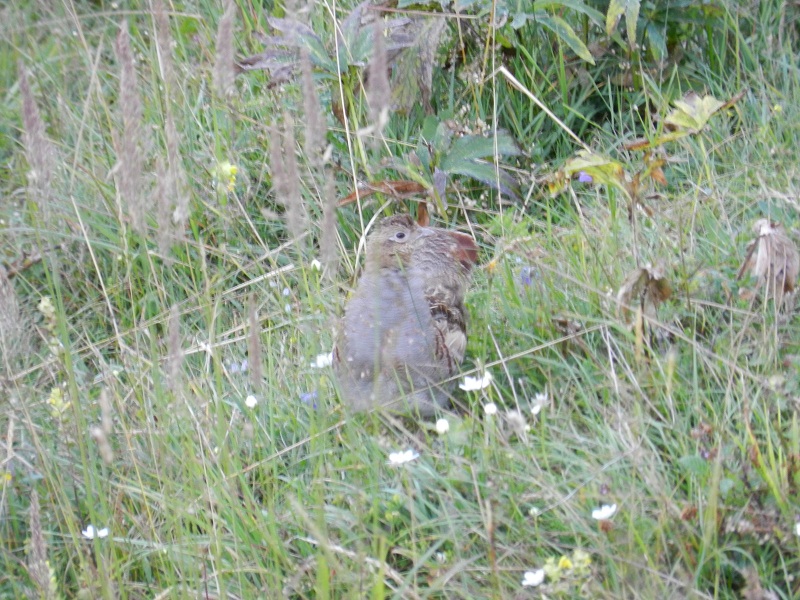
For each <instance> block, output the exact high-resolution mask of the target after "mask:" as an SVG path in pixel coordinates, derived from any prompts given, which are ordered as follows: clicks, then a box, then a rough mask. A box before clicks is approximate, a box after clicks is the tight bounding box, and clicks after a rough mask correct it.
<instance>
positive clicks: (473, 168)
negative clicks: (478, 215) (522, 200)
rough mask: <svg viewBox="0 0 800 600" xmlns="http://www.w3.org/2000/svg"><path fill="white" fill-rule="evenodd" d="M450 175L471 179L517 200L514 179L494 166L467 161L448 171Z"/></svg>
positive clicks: (517, 195)
mask: <svg viewBox="0 0 800 600" xmlns="http://www.w3.org/2000/svg"><path fill="white" fill-rule="evenodd" d="M448 173H449V174H451V175H464V176H466V177H472V179H476V180H477V181H480V182H481V183H484V184H486V185H488V186H490V187H492V188H494V189H496V190H500V191H501V192H503V193H504V194H507V195H508V196H511V197H513V198H518V197H519V194H517V191H516V182H515V181H514V178H513V177H511V176H510V175H509V174H508V173H506V172H505V171H503V170H502V169H498V168H497V167H496V166H495V165H494V164H491V163H488V162H477V161H469V162H465V163H459V165H458V166H457V167H454V168H453V169H451V170H449V171H448Z"/></svg>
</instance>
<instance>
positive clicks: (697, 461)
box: [678, 454, 709, 478]
mask: <svg viewBox="0 0 800 600" xmlns="http://www.w3.org/2000/svg"><path fill="white" fill-rule="evenodd" d="M678 464H679V465H680V466H681V467H683V468H684V470H685V471H687V472H688V473H689V474H690V475H694V476H695V477H701V478H702V477H706V476H707V475H708V472H709V467H708V461H706V460H704V459H703V458H702V457H701V456H698V455H697V454H690V455H688V456H683V457H681V458H679V459H678Z"/></svg>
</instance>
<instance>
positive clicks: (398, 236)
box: [394, 231, 406, 240]
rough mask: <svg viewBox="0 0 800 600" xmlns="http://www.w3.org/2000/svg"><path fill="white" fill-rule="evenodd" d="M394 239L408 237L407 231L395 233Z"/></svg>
mask: <svg viewBox="0 0 800 600" xmlns="http://www.w3.org/2000/svg"><path fill="white" fill-rule="evenodd" d="M394 239H396V240H404V239H406V234H405V232H403V231H398V232H397V233H395V234H394Z"/></svg>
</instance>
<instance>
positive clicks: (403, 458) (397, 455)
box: [388, 450, 419, 467]
mask: <svg viewBox="0 0 800 600" xmlns="http://www.w3.org/2000/svg"><path fill="white" fill-rule="evenodd" d="M417 458H419V452H417V451H416V450H402V451H400V452H391V453H389V463H388V464H390V465H392V466H393V467H396V466H398V465H404V464H405V463H408V462H411V461H412V460H415V459H417Z"/></svg>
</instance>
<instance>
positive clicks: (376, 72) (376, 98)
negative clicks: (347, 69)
mask: <svg viewBox="0 0 800 600" xmlns="http://www.w3.org/2000/svg"><path fill="white" fill-rule="evenodd" d="M383 26H384V23H383V19H375V21H374V23H373V30H372V31H373V34H372V40H373V43H372V57H371V58H370V61H369V68H368V72H367V102H368V104H369V118H370V121H371V122H372V125H373V127H374V128H375V138H374V139H376V141H377V140H378V139H380V137H381V135H382V133H383V128H384V127H385V126H386V123H387V122H388V121H389V103H390V102H391V96H392V93H391V88H390V86H389V75H388V69H389V65H388V61H387V59H386V44H385V42H384V39H383Z"/></svg>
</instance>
